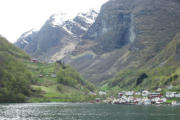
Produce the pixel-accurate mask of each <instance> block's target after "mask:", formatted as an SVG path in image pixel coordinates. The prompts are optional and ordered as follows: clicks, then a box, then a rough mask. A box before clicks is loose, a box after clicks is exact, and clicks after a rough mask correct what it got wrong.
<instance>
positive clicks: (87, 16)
mask: <svg viewBox="0 0 180 120" xmlns="http://www.w3.org/2000/svg"><path fill="white" fill-rule="evenodd" d="M97 14H98V13H97V12H96V11H94V10H90V11H89V12H88V13H79V14H78V15H77V16H76V17H75V18H74V19H69V18H67V17H66V14H64V13H61V14H54V15H52V16H51V17H50V18H49V19H48V20H47V21H46V23H45V24H44V25H43V26H42V28H41V29H40V30H39V31H36V32H33V31H28V32H26V33H24V34H22V36H21V37H20V38H19V39H18V40H17V42H16V43H15V45H16V46H18V47H19V48H22V49H24V50H25V51H26V52H28V53H29V54H30V55H31V56H33V57H36V58H38V59H40V60H43V61H56V60H59V59H61V58H62V57H64V56H65V55H66V54H68V53H70V52H71V51H73V50H74V48H75V46H76V44H77V43H79V41H80V38H81V36H82V35H83V34H85V32H86V31H87V30H88V28H89V27H90V26H91V25H92V24H93V22H94V21H95V19H96V17H97Z"/></svg>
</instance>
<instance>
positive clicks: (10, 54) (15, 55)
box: [0, 36, 32, 103]
mask: <svg viewBox="0 0 180 120" xmlns="http://www.w3.org/2000/svg"><path fill="white" fill-rule="evenodd" d="M25 59H29V56H28V55H27V54H26V53H24V52H23V51H21V50H20V49H19V48H16V47H15V46H14V45H12V44H10V43H9V42H8V41H7V40H6V39H5V38H3V37H1V36H0V65H1V66H0V102H3V103H5V102H24V101H25V100H26V97H27V96H29V95H30V90H31V89H30V85H31V82H32V75H31V73H30V72H29V71H28V69H27V67H26V66H25V64H23V63H22V61H23V60H25Z"/></svg>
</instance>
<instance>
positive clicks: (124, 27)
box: [64, 0, 180, 82]
mask: <svg viewBox="0 0 180 120" xmlns="http://www.w3.org/2000/svg"><path fill="white" fill-rule="evenodd" d="M179 19H180V1H179V0H158V1H157V0H111V1H109V2H108V3H106V4H104V5H103V6H102V8H101V11H100V14H99V15H98V17H97V19H96V21H95V23H94V24H93V25H92V26H91V27H90V28H89V30H88V31H87V33H86V34H85V35H84V36H83V39H84V40H83V41H82V42H80V43H79V44H78V45H77V46H76V49H75V50H74V51H73V53H72V54H71V55H69V56H66V57H65V58H64V61H65V62H67V63H70V64H72V65H73V66H74V67H75V68H76V69H77V70H78V71H79V72H80V73H82V74H83V75H84V77H85V78H87V79H89V80H91V81H93V82H101V81H104V80H108V79H109V78H111V77H112V76H114V75H115V74H116V72H118V71H120V70H125V69H133V68H136V69H137V68H138V69H140V68H141V67H143V66H146V68H148V67H151V68H152V67H157V64H162V63H163V62H164V60H162V59H160V60H159V61H155V58H156V57H157V55H158V54H159V53H160V52H161V51H162V50H163V49H164V48H165V47H166V46H167V45H168V43H169V42H171V41H172V40H173V38H174V37H175V36H176V35H177V34H178V33H180V21H179ZM164 55H165V54H163V55H162V56H164ZM168 58H169V57H168ZM155 62H156V64H155Z"/></svg>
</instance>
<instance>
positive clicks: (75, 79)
mask: <svg viewBox="0 0 180 120" xmlns="http://www.w3.org/2000/svg"><path fill="white" fill-rule="evenodd" d="M0 65H1V66H0V103H7V102H49V101H70V102H73V101H76V102H80V101H88V100H92V99H94V96H90V95H89V94H88V93H89V92H90V91H93V90H94V89H95V88H94V85H92V84H91V83H89V82H88V81H86V80H84V79H83V78H82V77H81V76H80V74H79V73H78V72H76V71H75V70H74V69H73V68H72V67H71V66H69V65H65V64H63V63H61V62H59V63H51V64H48V63H41V62H38V63H32V62H31V61H30V57H29V56H28V55H27V54H26V53H25V52H23V51H21V50H20V49H18V48H16V47H15V46H14V45H12V44H10V43H9V42H8V41H7V40H6V39H5V38H3V37H0Z"/></svg>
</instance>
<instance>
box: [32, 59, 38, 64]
mask: <svg viewBox="0 0 180 120" xmlns="http://www.w3.org/2000/svg"><path fill="white" fill-rule="evenodd" d="M31 62H32V63H38V62H39V60H38V59H31Z"/></svg>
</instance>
